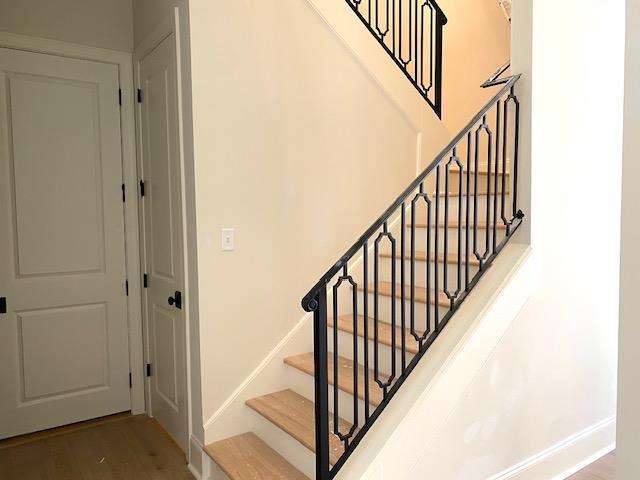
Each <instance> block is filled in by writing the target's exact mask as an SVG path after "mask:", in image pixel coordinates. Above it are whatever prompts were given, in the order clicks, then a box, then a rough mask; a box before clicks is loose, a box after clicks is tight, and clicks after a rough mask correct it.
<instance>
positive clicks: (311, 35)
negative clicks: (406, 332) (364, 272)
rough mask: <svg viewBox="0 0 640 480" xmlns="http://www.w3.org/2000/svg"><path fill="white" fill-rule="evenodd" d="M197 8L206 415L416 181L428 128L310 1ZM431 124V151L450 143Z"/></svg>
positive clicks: (198, 2) (199, 2) (194, 42)
mask: <svg viewBox="0 0 640 480" xmlns="http://www.w3.org/2000/svg"><path fill="white" fill-rule="evenodd" d="M190 8H191V46H192V65H193V99H194V141H195V158H196V172H195V173H196V205H197V224H198V270H199V288H200V318H201V344H202V369H203V370H202V378H203V399H204V415H205V418H208V417H210V416H211V415H212V414H213V413H214V412H215V411H216V409H217V408H218V407H220V406H221V405H222V403H223V402H224V401H225V400H226V399H227V398H228V397H229V395H230V394H231V393H232V392H233V390H234V389H235V388H236V387H238V385H239V384H240V383H241V382H243V380H244V379H245V378H246V377H247V376H248V375H249V373H250V372H251V371H252V370H253V369H254V368H255V367H256V366H257V365H258V364H259V362H260V361H261V360H262V359H264V358H265V356H266V355H267V353H268V352H269V351H271V350H272V349H273V348H274V347H275V346H276V344H277V343H278V342H279V341H280V340H281V339H282V338H283V337H284V336H285V335H286V334H287V333H288V332H289V331H290V330H291V329H292V327H293V326H294V325H295V324H296V323H297V322H298V321H299V320H300V318H301V317H302V315H303V313H304V312H302V310H301V307H300V300H301V298H302V296H303V295H304V294H305V293H306V291H307V290H308V289H309V288H310V287H311V286H312V285H313V283H315V281H316V280H317V279H318V277H319V276H320V275H321V274H322V273H324V270H325V269H326V268H328V266H329V265H331V264H332V263H333V262H334V261H335V260H336V259H337V258H338V257H339V255H341V254H342V253H343V252H344V251H345V250H346V249H347V248H348V247H349V246H350V245H351V243H353V241H354V239H356V238H357V236H358V235H359V234H360V233H362V232H363V231H364V230H365V228H366V227H368V226H369V224H370V223H371V222H373V220H375V218H377V216H378V215H379V214H380V213H381V212H382V211H383V210H384V209H385V208H386V207H387V206H388V205H389V204H390V203H391V202H392V201H393V200H394V199H395V197H396V196H397V194H398V193H399V192H400V191H401V190H402V189H403V188H404V187H405V186H406V185H407V184H408V183H409V181H410V180H411V179H412V178H414V177H415V174H416V165H417V160H418V145H419V144H420V135H419V133H420V132H419V131H417V130H416V129H415V128H414V126H413V125H412V124H411V122H410V121H409V120H408V119H407V117H406V116H405V115H404V113H403V111H402V109H401V108H399V107H398V106H397V105H395V104H394V103H393V101H392V100H391V97H390V96H389V95H387V93H386V92H385V90H384V89H383V87H382V86H381V84H380V83H379V82H378V81H376V79H374V78H373V77H372V76H371V75H370V74H369V73H368V72H367V70H366V67H365V66H364V65H363V64H362V63H360V60H358V59H357V58H356V57H355V56H354V54H353V53H352V52H351V51H350V50H349V49H348V48H347V47H346V46H345V44H344V43H343V42H342V41H341V40H340V38H339V37H338V36H336V34H335V33H334V31H333V30H332V29H331V27H330V26H329V25H327V24H326V23H325V21H324V20H323V19H322V18H321V16H320V15H319V14H318V13H316V11H315V10H314V9H313V8H312V6H311V5H310V4H309V3H308V2H306V1H305V0H287V1H285V2H282V1H281V0H261V1H247V2H238V1H236V0H223V1H218V2H210V1H207V0H195V1H192V2H191V4H190ZM345 8H346V7H345ZM354 21H357V20H355V19H354ZM356 25H357V24H356ZM365 33H366V32H365ZM367 40H368V41H370V42H371V44H372V45H373V46H374V47H372V48H373V51H375V52H376V53H377V52H379V46H377V44H376V43H375V41H374V40H373V39H367ZM399 75H401V74H399ZM416 96H417V95H416ZM430 118H431V120H429V121H426V123H425V125H426V127H425V131H426V133H427V134H428V135H430V136H432V138H433V143H432V145H437V144H438V142H442V143H444V141H446V132H445V130H444V128H443V127H442V125H441V124H440V122H438V121H437V119H436V118H435V116H434V115H433V113H431V117H430ZM429 122H431V123H429ZM425 155H433V152H426V153H425ZM223 227H234V228H235V229H236V251H235V252H226V253H225V252H221V251H220V229H221V228H223Z"/></svg>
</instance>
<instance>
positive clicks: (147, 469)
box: [0, 415, 194, 480]
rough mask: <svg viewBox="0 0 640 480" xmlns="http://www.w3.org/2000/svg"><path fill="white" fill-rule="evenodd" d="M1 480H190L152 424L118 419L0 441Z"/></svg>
mask: <svg viewBox="0 0 640 480" xmlns="http://www.w3.org/2000/svg"><path fill="white" fill-rule="evenodd" d="M0 478H1V479H2V480H76V479H78V480H132V479H135V480H194V479H193V476H192V475H191V473H190V472H189V470H188V469H187V464H186V459H185V456H184V453H183V452H182V450H180V448H179V447H178V446H177V445H176V444H175V443H174V442H173V440H172V439H171V438H170V437H169V435H168V434H167V433H166V432H165V431H164V430H163V429H162V428H161V427H160V425H159V424H158V423H157V422H156V421H155V420H154V419H152V418H149V417H147V416H146V415H136V416H131V415H121V416H120V417H119V418H112V417H106V418H105V419H103V420H100V419H99V420H96V421H93V422H88V423H87V422H84V423H83V424H77V425H71V426H68V427H62V428H60V429H55V430H48V431H46V432H41V433H37V434H33V435H25V436H22V437H17V438H15V439H9V440H4V441H0Z"/></svg>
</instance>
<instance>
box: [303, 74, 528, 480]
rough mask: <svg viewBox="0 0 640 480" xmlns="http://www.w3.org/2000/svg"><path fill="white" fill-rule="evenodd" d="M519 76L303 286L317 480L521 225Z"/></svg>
mask: <svg viewBox="0 0 640 480" xmlns="http://www.w3.org/2000/svg"><path fill="white" fill-rule="evenodd" d="M497 78H498V76H496V77H495V78H493V80H492V82H494V81H496V80H497ZM519 78H520V75H515V76H511V77H508V78H506V79H504V80H501V81H500V84H502V86H501V88H500V90H499V91H498V92H497V93H496V94H495V96H494V97H493V98H492V99H491V100H490V101H489V102H488V103H487V104H486V105H485V106H484V108H482V110H480V112H478V114H477V115H475V116H474V117H473V119H472V120H471V121H470V122H469V123H468V124H467V126H466V127H465V128H464V129H463V130H462V131H461V132H460V133H459V134H458V135H457V136H456V137H455V138H454V139H453V140H452V141H451V143H450V144H449V145H447V147H445V148H444V150H442V152H441V153H440V154H439V155H438V156H437V157H436V158H435V160H434V161H433V162H432V163H431V164H430V165H429V166H428V167H427V168H426V169H425V170H424V171H423V172H422V173H421V174H420V175H419V176H418V177H417V178H416V179H415V180H414V181H413V182H412V183H411V185H409V187H408V188H407V189H406V190H405V191H404V192H403V193H402V194H401V195H400V196H399V197H398V198H397V200H396V201H395V202H393V204H392V205H391V206H390V207H389V208H388V209H387V210H386V211H385V212H384V213H383V214H382V216H381V217H380V218H378V219H377V220H376V221H375V222H374V223H373V225H371V227H370V228H369V229H367V231H366V232H365V233H364V234H363V235H362V236H361V237H360V238H359V239H358V240H357V241H356V243H355V244H354V245H353V246H352V247H351V248H350V249H349V250H347V251H346V253H345V254H344V255H343V256H342V257H340V259H339V260H338V261H337V262H336V264H335V265H334V266H333V267H331V268H330V269H329V271H328V272H327V273H326V274H325V275H323V276H322V278H320V280H319V281H318V282H317V284H316V285H315V286H314V287H313V288H312V289H311V290H310V291H309V293H308V294H307V295H306V296H305V297H304V298H303V300H302V307H303V308H304V309H305V310H306V311H308V312H313V314H314V326H313V330H314V367H315V405H316V418H315V433H316V479H317V480H328V479H332V478H334V477H335V475H336V474H337V472H338V471H339V470H340V468H341V467H342V466H343V465H344V463H345V462H346V460H347V459H348V458H349V456H350V455H351V454H352V453H353V451H354V450H355V449H356V447H357V446H358V444H359V443H360V441H361V440H362V438H363V437H364V436H365V435H366V433H367V431H368V430H369V428H371V426H372V425H373V424H374V422H375V421H376V419H378V417H379V416H380V414H381V413H382V411H383V410H384V408H385V407H386V406H387V405H388V403H389V402H390V401H391V399H392V398H393V396H394V395H395V394H396V392H397V391H398V389H399V388H400V387H401V386H402V384H403V383H404V381H405V380H406V379H407V378H408V376H409V375H410V374H411V372H412V371H413V369H414V368H415V367H416V365H417V363H418V362H419V361H420V359H421V358H422V357H423V356H424V354H425V353H426V352H427V350H428V349H429V347H430V346H431V345H432V344H433V342H434V341H435V339H436V338H437V337H438V335H439V334H440V333H441V332H442V330H443V329H444V328H445V327H446V325H447V324H448V322H449V320H450V319H451V317H452V316H453V315H454V313H455V312H456V311H457V310H458V308H459V307H460V306H461V305H462V303H463V302H464V300H465V299H466V298H467V296H468V295H469V293H470V292H471V291H472V289H473V288H474V286H475V285H476V284H477V283H478V281H479V280H480V278H481V277H482V276H483V275H484V273H485V272H486V271H487V269H488V268H489V267H490V265H491V264H492V262H493V261H494V260H495V258H496V256H497V255H498V254H499V253H500V251H501V250H502V249H503V248H504V246H505V244H506V243H507V242H508V241H509V239H510V238H511V237H512V236H513V234H514V232H515V231H516V230H517V229H518V227H519V226H520V225H521V223H522V221H523V218H524V214H523V212H522V211H521V210H520V209H519V207H518V138H519V123H520V104H519V102H518V98H517V96H516V93H515V86H516V83H517V82H518V80H519ZM371 264H373V268H372V269H371ZM371 270H373V272H371ZM385 279H386V280H385ZM419 283H424V285H422V287H421V286H419ZM330 329H331V330H332V332H333V333H332V335H330V334H329V330H330ZM370 341H371V342H372V345H371V346H370V345H369V342H370ZM330 347H331V348H330ZM345 354H347V355H350V357H351V358H350V359H349V358H347V357H345ZM358 364H360V366H358ZM334 366H342V367H344V368H343V369H341V368H334ZM385 370H386V373H383V371H385ZM341 372H342V373H341ZM345 372H346V373H345ZM330 385H333V389H332V395H331V396H330V395H329V393H330ZM341 391H342V392H346V393H347V394H350V395H351V397H348V396H345V394H344V393H341ZM349 398H350V399H349ZM347 402H348V404H347ZM349 404H351V405H349ZM331 411H332V412H331ZM344 415H346V417H347V418H342V417H343V416H344Z"/></svg>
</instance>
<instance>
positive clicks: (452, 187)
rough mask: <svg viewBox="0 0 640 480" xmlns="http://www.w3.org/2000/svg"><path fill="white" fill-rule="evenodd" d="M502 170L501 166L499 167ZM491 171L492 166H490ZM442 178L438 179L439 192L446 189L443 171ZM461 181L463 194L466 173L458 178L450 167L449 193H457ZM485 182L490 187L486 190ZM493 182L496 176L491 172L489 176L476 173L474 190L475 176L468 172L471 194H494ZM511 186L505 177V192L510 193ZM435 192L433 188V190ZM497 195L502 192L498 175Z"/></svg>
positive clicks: (455, 171) (465, 186) (508, 177)
mask: <svg viewBox="0 0 640 480" xmlns="http://www.w3.org/2000/svg"><path fill="white" fill-rule="evenodd" d="M500 169H502V166H500ZM492 170H493V165H492ZM441 175H442V176H441V177H440V191H441V192H444V191H446V190H445V187H446V176H445V172H444V170H443V172H442V174H441ZM461 181H462V191H463V193H464V192H466V190H467V172H466V171H465V172H464V173H463V174H462V179H461V178H460V173H459V172H458V171H457V170H456V169H455V168H453V167H452V169H451V172H450V173H449V192H459V191H460V190H459V189H460V182H461ZM487 181H489V182H490V185H489V186H488V188H487ZM495 181H496V175H495V174H494V173H493V172H492V173H491V175H485V174H481V173H478V175H477V188H476V176H475V174H474V173H473V172H470V190H471V192H472V193H474V192H476V191H477V192H478V193H479V194H480V193H487V192H495V191H496V188H495ZM510 184H511V176H510V175H507V176H506V178H505V187H506V188H505V191H506V192H509V191H510ZM433 191H434V192H435V188H434V190H433ZM497 191H498V193H500V192H502V175H498V189H497Z"/></svg>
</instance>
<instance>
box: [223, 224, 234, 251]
mask: <svg viewBox="0 0 640 480" xmlns="http://www.w3.org/2000/svg"><path fill="white" fill-rule="evenodd" d="M235 249H236V231H235V228H223V229H222V251H223V252H232V251H234V250H235Z"/></svg>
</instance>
